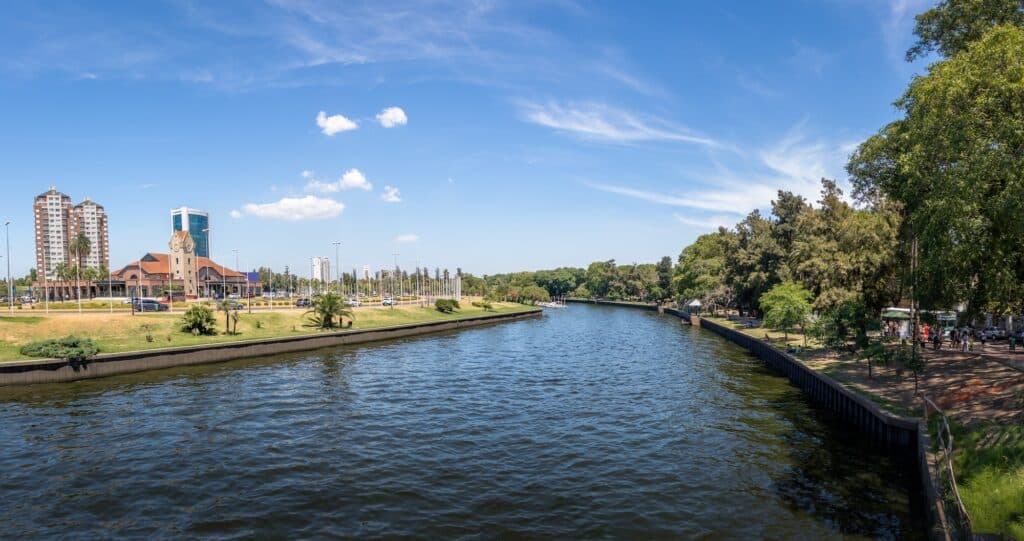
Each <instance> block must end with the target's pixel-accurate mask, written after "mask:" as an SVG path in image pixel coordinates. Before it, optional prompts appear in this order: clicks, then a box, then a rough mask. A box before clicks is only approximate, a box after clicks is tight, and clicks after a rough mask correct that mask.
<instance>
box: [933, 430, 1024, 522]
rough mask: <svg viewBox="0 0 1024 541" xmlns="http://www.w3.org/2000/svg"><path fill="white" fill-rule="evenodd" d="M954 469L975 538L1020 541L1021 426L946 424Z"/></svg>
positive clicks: (1023, 518) (1023, 491) (1023, 501)
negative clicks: (988, 536) (993, 536)
mask: <svg viewBox="0 0 1024 541" xmlns="http://www.w3.org/2000/svg"><path fill="white" fill-rule="evenodd" d="M950 430H952V432H953V453H954V454H953V467H954V469H955V471H956V475H957V481H958V484H959V489H960V496H961V498H962V499H963V501H964V505H965V506H966V507H967V512H968V513H969V514H970V516H971V526H972V528H973V530H974V533H976V534H999V535H1002V536H1003V537H1005V538H1009V539H1016V540H1018V541H1024V427H1022V426H1020V425H997V424H992V423H986V424H983V425H978V426H974V427H971V428H967V427H963V426H960V425H958V424H956V423H953V422H950Z"/></svg>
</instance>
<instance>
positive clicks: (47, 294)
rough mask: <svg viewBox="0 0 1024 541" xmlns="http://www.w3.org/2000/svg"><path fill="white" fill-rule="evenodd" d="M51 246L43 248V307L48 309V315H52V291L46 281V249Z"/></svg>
mask: <svg viewBox="0 0 1024 541" xmlns="http://www.w3.org/2000/svg"><path fill="white" fill-rule="evenodd" d="M47 248H49V246H47V245H44V246H43V306H45V307H46V313H47V314H49V313H50V291H49V287H48V284H47V281H46V249H47Z"/></svg>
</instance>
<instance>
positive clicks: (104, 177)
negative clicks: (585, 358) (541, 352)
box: [0, 0, 928, 275]
mask: <svg viewBox="0 0 1024 541" xmlns="http://www.w3.org/2000/svg"><path fill="white" fill-rule="evenodd" d="M927 7H928V2H926V1H923V0H894V1H892V2H889V1H884V0H859V1H858V0H815V1H790V2H740V1H734V2H707V3H704V4H698V3H682V2H653V1H652V2H593V3H591V2H579V3H576V2H572V1H568V0H563V1H553V2H533V1H516V2H507V3H506V2H498V1H494V2H491V1H477V2H451V3H450V2H445V1H433V2H422V3H418V2H397V3H393V2H374V1H369V2H356V3H346V2H333V1H325V2H317V1H303V0H272V1H268V2H262V3H261V2H238V3H232V2H186V1H171V2H155V1H154V2H124V3H115V2H96V3H82V2H40V3H29V2H21V3H11V4H8V5H6V6H5V8H4V9H5V16H4V17H3V18H2V19H0V179H2V184H3V186H4V187H5V190H4V195H3V197H2V198H0V214H2V217H3V218H5V219H10V220H11V221H12V224H11V250H12V254H11V257H12V263H13V270H14V272H15V273H16V274H19V275H20V274H23V273H24V272H27V270H28V268H29V267H31V266H32V265H33V261H34V255H33V250H34V248H33V244H32V235H33V231H32V214H31V202H32V198H33V197H34V196H35V195H37V194H39V193H42V192H44V191H45V190H46V189H47V188H48V186H50V185H56V186H57V187H58V189H60V190H61V191H63V192H65V193H67V194H69V195H70V196H71V197H72V198H73V200H75V201H76V202H77V201H79V200H81V199H82V198H83V197H85V196H90V197H92V198H93V199H94V200H96V201H98V202H100V203H101V204H103V205H104V206H105V207H106V209H107V212H108V215H109V220H110V242H111V259H112V262H111V263H112V266H114V267H119V266H120V265H123V264H124V263H126V262H127V261H129V260H130V259H133V258H135V257H138V255H139V254H140V253H143V252H145V251H159V250H165V249H166V243H167V240H168V237H169V227H170V226H169V223H170V220H169V212H170V209H171V208H175V207H179V206H182V205H187V206H192V207H196V208H200V209H204V210H208V211H209V212H210V214H211V223H212V228H213V230H214V232H213V249H214V257H215V258H216V259H224V260H226V262H227V263H228V264H231V263H232V262H233V259H234V254H233V253H232V250H238V252H239V259H240V261H241V266H242V267H247V268H248V267H254V266H257V265H272V266H274V267H275V268H277V269H281V268H283V266H284V265H290V266H291V268H293V269H296V268H298V269H303V270H305V269H308V266H309V264H308V260H309V257H310V256H313V255H329V256H331V257H332V258H333V257H334V248H333V246H332V245H331V242H333V241H335V240H341V241H342V242H343V245H342V257H341V260H342V266H343V267H345V268H346V269H351V268H352V267H353V266H354V265H357V266H360V267H361V266H362V265H364V264H365V265H370V266H371V267H373V268H376V267H379V266H381V265H385V264H389V263H390V262H391V261H392V259H393V256H392V254H393V253H395V252H398V253H399V254H400V255H399V261H400V264H401V265H403V266H411V265H413V264H414V263H413V262H414V261H420V262H421V264H422V265H425V266H430V267H434V266H441V267H448V268H451V269H454V268H455V267H461V268H463V269H464V270H466V271H470V272H474V273H476V274H491V273H496V272H505V271H515V270H526V269H536V268H550V267H556V266H562V265H575V266H584V265H586V264H587V263H589V262H591V261H594V260H601V259H610V258H615V259H616V260H618V261H619V262H621V263H629V262H633V261H636V262H647V261H653V260H655V259H657V258H658V257H660V256H662V255H671V256H673V257H675V256H676V255H677V254H678V252H679V250H680V249H681V248H682V247H683V246H685V245H686V244H688V243H689V242H691V241H692V240H693V239H694V238H695V237H696V236H697V235H700V234H702V233H706V232H708V231H711V230H713V229H714V228H716V227H717V226H718V225H719V224H733V223H735V222H736V221H738V220H739V219H741V218H742V216H743V215H744V214H746V213H747V212H749V211H750V210H751V209H753V208H765V207H767V206H768V205H769V202H770V200H771V199H772V197H773V196H774V194H775V191H776V190H777V189H780V188H782V189H788V190H792V191H795V192H798V193H801V194H804V195H806V196H809V197H811V198H812V199H814V198H815V196H816V194H817V193H818V189H819V183H818V179H819V178H820V177H821V176H829V177H834V178H839V179H840V180H842V179H843V178H844V177H845V175H844V173H843V169H842V168H843V164H844V162H845V160H846V156H847V155H848V153H849V152H850V151H851V150H852V149H853V147H854V146H855V145H856V144H857V143H858V142H860V141H861V140H863V139H864V138H865V137H867V136H869V135H870V134H872V133H873V132H875V131H876V130H877V129H878V128H879V127H881V126H882V125H883V124H885V123H886V122H888V121H890V120H891V119H893V118H894V116H895V114H896V113H895V111H894V109H893V107H892V105H891V104H892V101H893V100H894V99H896V98H897V97H898V96H899V95H900V93H901V92H902V90H903V89H904V87H905V86H906V84H907V82H908V81H909V80H910V78H911V77H912V76H913V74H915V73H919V72H921V71H923V68H924V64H922V63H919V64H907V63H906V62H904V61H903V53H904V51H905V50H906V49H907V47H908V46H909V44H910V42H911V41H912V36H911V29H912V26H913V15H915V14H916V13H919V12H920V11H923V10H924V9H927ZM321 112H322V114H321Z"/></svg>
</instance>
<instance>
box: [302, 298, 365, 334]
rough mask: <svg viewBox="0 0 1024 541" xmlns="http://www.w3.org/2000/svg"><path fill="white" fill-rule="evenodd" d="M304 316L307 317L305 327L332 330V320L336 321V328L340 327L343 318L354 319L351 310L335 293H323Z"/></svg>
mask: <svg viewBox="0 0 1024 541" xmlns="http://www.w3.org/2000/svg"><path fill="white" fill-rule="evenodd" d="M304 315H306V316H307V318H308V319H307V321H308V322H307V323H306V326H307V327H318V328H321V329H333V328H334V319H335V318H337V319H338V326H339V327H340V326H341V325H342V320H343V319H344V318H346V317H347V318H349V319H350V320H352V319H355V317H354V316H353V315H352V308H351V307H349V305H348V303H347V302H345V301H344V300H342V298H341V295H337V294H335V293H324V294H323V295H321V296H320V298H319V299H317V301H316V305H315V306H313V308H312V309H310V310H309V311H308V312H306V313H305V314H304Z"/></svg>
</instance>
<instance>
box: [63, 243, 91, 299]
mask: <svg viewBox="0 0 1024 541" xmlns="http://www.w3.org/2000/svg"><path fill="white" fill-rule="evenodd" d="M68 252H69V253H70V254H71V255H73V256H74V257H75V259H77V260H78V265H77V267H76V269H75V297H76V298H77V299H78V302H79V303H81V302H82V287H81V285H79V280H80V278H79V272H80V269H81V268H82V267H83V266H84V265H85V258H86V257H88V256H89V253H90V252H92V241H90V240H89V237H87V236H85V233H79V234H77V235H75V238H73V239H71V242H70V243H68Z"/></svg>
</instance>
